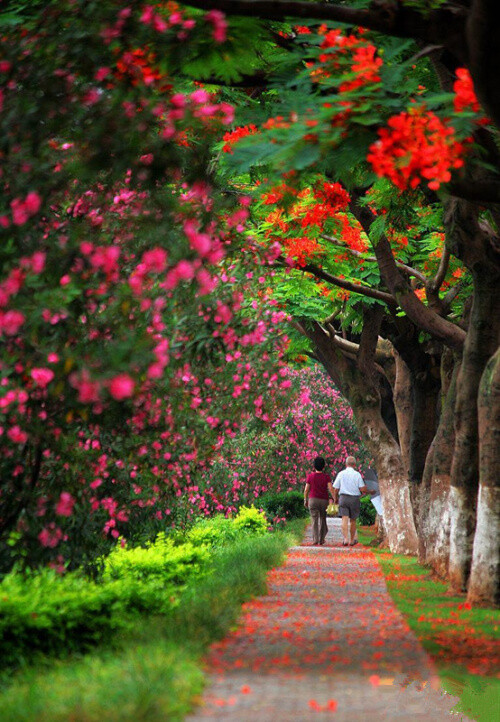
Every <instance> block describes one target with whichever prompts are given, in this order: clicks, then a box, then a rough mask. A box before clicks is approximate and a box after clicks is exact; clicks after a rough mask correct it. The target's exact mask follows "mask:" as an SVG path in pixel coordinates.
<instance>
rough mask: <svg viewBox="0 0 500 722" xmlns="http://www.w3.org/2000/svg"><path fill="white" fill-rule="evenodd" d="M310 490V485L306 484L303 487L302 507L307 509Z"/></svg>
mask: <svg viewBox="0 0 500 722" xmlns="http://www.w3.org/2000/svg"><path fill="white" fill-rule="evenodd" d="M310 488H311V486H310V484H308V483H307V482H306V485H305V487H304V506H306V507H307V500H308V498H309V489H310Z"/></svg>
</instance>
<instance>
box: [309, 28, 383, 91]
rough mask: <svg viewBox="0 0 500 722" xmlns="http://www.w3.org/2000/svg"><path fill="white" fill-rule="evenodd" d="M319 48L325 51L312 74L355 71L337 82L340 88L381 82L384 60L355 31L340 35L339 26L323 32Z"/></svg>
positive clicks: (359, 86)
mask: <svg viewBox="0 0 500 722" xmlns="http://www.w3.org/2000/svg"><path fill="white" fill-rule="evenodd" d="M320 48H321V49H322V50H327V51H328V52H324V53H321V54H320V55H319V58H318V59H319V62H320V63H322V65H323V67H321V68H315V69H314V70H313V71H312V75H313V76H315V77H318V76H324V77H329V76H331V75H333V74H334V73H338V72H341V73H342V72H344V73H348V74H349V76H352V74H353V73H354V75H355V77H354V78H353V77H349V79H348V80H346V81H345V82H344V83H342V84H341V85H340V88H339V89H340V91H341V92H348V91H350V90H356V89H357V88H361V87H364V86H367V85H372V84H374V83H375V84H376V83H379V82H380V75H379V68H380V67H381V65H382V63H383V61H382V58H379V57H377V48H376V47H375V45H372V44H371V43H367V42H366V41H365V40H364V39H363V38H360V37H359V36H358V35H343V34H342V31H341V30H340V28H335V29H333V30H329V31H328V32H326V33H325V39H324V40H323V42H322V43H321V45H320Z"/></svg>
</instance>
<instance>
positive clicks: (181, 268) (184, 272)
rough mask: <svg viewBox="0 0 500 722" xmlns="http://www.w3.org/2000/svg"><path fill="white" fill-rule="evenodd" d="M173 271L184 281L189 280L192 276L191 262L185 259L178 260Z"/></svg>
mask: <svg viewBox="0 0 500 722" xmlns="http://www.w3.org/2000/svg"><path fill="white" fill-rule="evenodd" d="M175 271H176V273H177V276H178V277H179V278H181V279H182V280H184V281H189V280H190V279H191V278H193V276H194V268H193V264H192V263H190V262H189V261H186V260H182V261H179V263H178V264H177V266H176V267H175Z"/></svg>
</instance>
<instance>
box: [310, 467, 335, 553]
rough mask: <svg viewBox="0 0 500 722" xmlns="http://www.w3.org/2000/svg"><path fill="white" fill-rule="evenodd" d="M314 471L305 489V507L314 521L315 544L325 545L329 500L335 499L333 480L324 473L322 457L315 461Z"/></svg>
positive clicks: (313, 536)
mask: <svg viewBox="0 0 500 722" xmlns="http://www.w3.org/2000/svg"><path fill="white" fill-rule="evenodd" d="M314 468H315V471H313V472H312V473H311V474H309V476H308V477H307V479H306V485H305V487H304V506H305V507H306V508H308V509H309V513H310V514H311V521H312V538H313V544H314V545H315V546H317V545H318V544H321V545H322V544H324V543H325V538H326V534H327V532H328V525H327V523H326V507H327V506H328V498H329V497H331V498H332V499H333V496H334V493H333V486H332V479H331V477H330V476H329V474H325V472H324V471H323V470H324V468H325V460H324V459H323V457H322V456H317V457H316V458H315V459H314Z"/></svg>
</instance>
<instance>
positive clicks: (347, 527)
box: [333, 456, 368, 547]
mask: <svg viewBox="0 0 500 722" xmlns="http://www.w3.org/2000/svg"><path fill="white" fill-rule="evenodd" d="M345 465H346V468H345V469H343V470H342V471H341V472H339V473H338V474H337V478H336V479H335V482H334V484H333V490H334V493H335V499H334V501H335V502H337V500H338V504H339V514H340V516H341V517H342V535H343V537H344V541H343V544H344V546H345V547H346V546H347V545H348V544H349V531H350V532H351V535H350V538H351V542H350V544H351V546H354V545H355V544H357V543H358V540H357V538H356V519H357V518H358V516H359V512H360V509H361V500H360V498H361V495H362V494H366V493H367V492H368V489H367V488H366V486H365V484H364V481H363V477H362V476H361V474H360V473H359V471H356V469H355V468H354V467H355V465H356V459H355V458H354V456H348V457H347V459H346V460H345Z"/></svg>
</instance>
